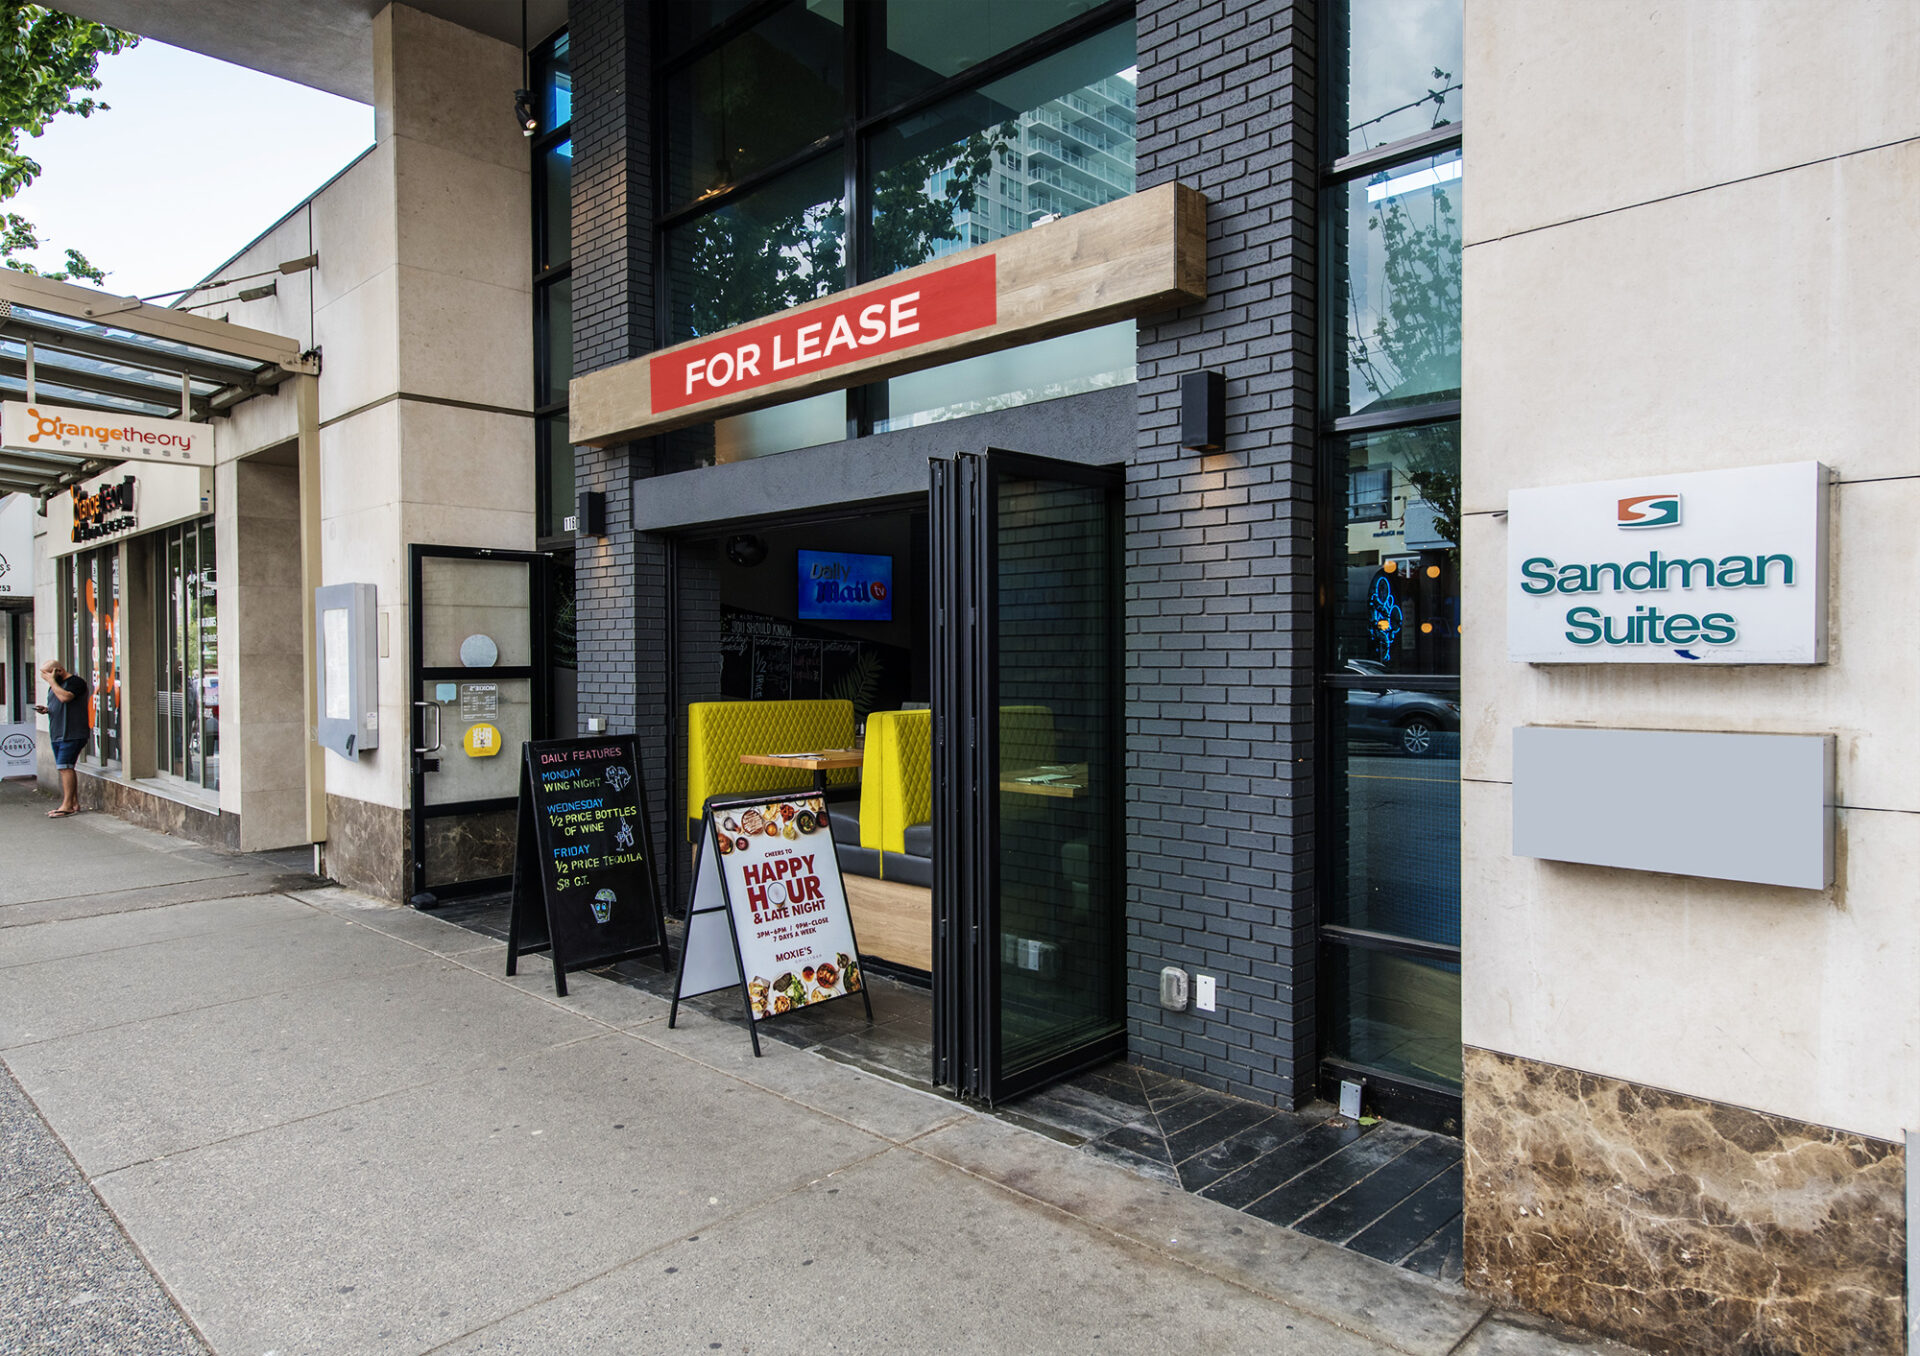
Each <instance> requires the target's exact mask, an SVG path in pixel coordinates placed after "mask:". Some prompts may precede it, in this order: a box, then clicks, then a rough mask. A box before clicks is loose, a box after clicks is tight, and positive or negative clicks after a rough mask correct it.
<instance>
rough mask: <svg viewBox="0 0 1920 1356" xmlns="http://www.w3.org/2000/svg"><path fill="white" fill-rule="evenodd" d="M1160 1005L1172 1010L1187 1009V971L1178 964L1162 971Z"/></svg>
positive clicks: (1183, 1010)
mask: <svg viewBox="0 0 1920 1356" xmlns="http://www.w3.org/2000/svg"><path fill="white" fill-rule="evenodd" d="M1160 1006H1161V1007H1163V1008H1166V1009H1168V1010H1169V1011H1172V1012H1185V1011H1186V1010H1187V972H1186V971H1185V970H1182V969H1181V968H1180V967H1179V966H1177V965H1169V966H1168V967H1167V968H1166V969H1164V970H1162V971H1161V972H1160Z"/></svg>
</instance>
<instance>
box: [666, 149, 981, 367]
mask: <svg viewBox="0 0 1920 1356" xmlns="http://www.w3.org/2000/svg"><path fill="white" fill-rule="evenodd" d="M1017 130H1018V124H1017V123H1014V122H1008V123H1004V124H1002V125H1001V126H1000V127H998V128H993V129H989V130H988V131H986V132H976V133H974V134H973V135H971V136H969V137H967V138H965V139H964V140H963V141H960V142H957V143H952V144H948V145H944V146H940V147H937V148H935V149H934V150H932V151H929V152H927V153H926V154H924V155H918V156H914V157H912V158H911V159H908V160H904V161H902V162H901V163H900V164H898V165H894V166H892V167H890V168H888V169H884V170H880V171H878V172H877V173H876V174H875V175H874V176H873V218H872V219H873V227H872V231H871V234H870V237H869V239H870V249H871V262H870V265H869V267H868V269H867V272H868V274H869V275H870V276H873V277H881V276H884V275H886V274H889V273H893V272H897V271H898V270H900V269H903V268H910V267H912V266H913V265H914V264H919V263H925V262H926V261H927V260H928V259H931V258H932V257H933V254H934V250H935V247H936V246H938V245H940V244H942V243H945V242H949V241H953V240H955V239H957V238H958V226H957V224H956V218H957V217H958V216H959V215H960V214H961V213H962V212H965V211H968V210H970V209H971V208H972V206H973V201H974V190H975V187H976V186H977V185H978V184H980V183H982V182H984V181H985V179H986V177H987V175H988V174H989V173H990V172H991V170H992V167H993V161H994V157H995V155H996V154H998V153H1002V152H1004V151H1005V149H1006V147H1007V145H1008V142H1009V140H1010V139H1011V138H1012V136H1013V135H1014V134H1015V132H1016V131H1017ZM943 171H945V178H944V182H943V183H942V184H941V186H940V187H939V188H937V189H936V188H933V187H930V186H931V185H933V184H934V183H935V181H936V179H938V178H939V177H940V176H941V174H942V172H943ZM846 236H847V213H846V204H845V202H844V201H842V200H841V199H840V198H838V197H836V198H833V199H832V200H830V201H828V202H824V203H817V204H805V203H798V204H765V205H763V204H761V203H756V202H755V201H754V198H753V197H748V198H747V199H745V200H744V201H742V202H739V203H730V204H728V205H727V206H725V207H722V208H719V209H718V210H716V211H713V212H710V213H708V214H707V215H706V216H704V217H701V218H700V219H699V220H697V221H695V222H694V223H692V225H691V226H689V227H688V229H687V238H686V242H685V244H684V245H683V246H681V247H680V250H677V251H676V254H677V255H678V256H679V257H677V258H676V259H675V261H674V263H675V269H674V272H675V274H676V289H675V290H676V293H677V294H678V310H679V312H680V314H679V316H678V317H677V318H676V319H677V328H676V333H675V336H674V337H675V338H676V339H680V338H686V337H688V335H689V334H692V335H702V334H712V333H714V332H715V331H716V330H722V329H725V328H727V327H728V326H729V325H738V324H741V323H743V322H744V321H748V320H753V319H755V318H757V317H759V316H764V315H772V314H774V313H775V312H777V311H784V310H786V309H788V308H789V307H792V306H798V305H800V304H802V303H803V302H808V301H812V300H814V299H815V298H816V297H823V296H826V295H827V294H828V293H830V292H836V291H839V290H840V289H841V288H843V287H845V286H846V285H847V281H848V280H847V277H846ZM682 251H684V252H682Z"/></svg>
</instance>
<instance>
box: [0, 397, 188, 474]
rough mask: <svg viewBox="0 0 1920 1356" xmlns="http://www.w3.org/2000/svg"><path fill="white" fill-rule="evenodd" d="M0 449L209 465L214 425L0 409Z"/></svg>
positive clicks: (14, 405)
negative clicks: (2, 447)
mask: <svg viewBox="0 0 1920 1356" xmlns="http://www.w3.org/2000/svg"><path fill="white" fill-rule="evenodd" d="M0 446H5V447H8V448H11V449H12V450H13V451H16V452H70V453H77V454H82V455H85V456H88V457H95V458H99V459H101V460H113V461H170V462H174V463H176V464H179V463H185V464H186V465H189V466H211V465H213V426H212V425H211V424H190V423H188V422H187V421H186V420H184V419H148V418H144V417H142V416H140V415H134V414H101V413H99V412H98V411H96V410H76V409H73V408H72V407H70V406H65V405H49V404H47V403H46V402H45V401H43V400H35V401H25V400H9V401H6V402H5V403H4V404H0Z"/></svg>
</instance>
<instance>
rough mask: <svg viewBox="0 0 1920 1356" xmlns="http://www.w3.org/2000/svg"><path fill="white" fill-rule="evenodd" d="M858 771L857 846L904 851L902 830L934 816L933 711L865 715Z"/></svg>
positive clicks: (904, 842)
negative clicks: (863, 747) (862, 759)
mask: <svg viewBox="0 0 1920 1356" xmlns="http://www.w3.org/2000/svg"><path fill="white" fill-rule="evenodd" d="M860 771H861V779H860V846H861V847H863V848H871V849H872V850H874V851H875V852H905V851H906V850H907V829H908V828H909V827H910V826H911V825H914V824H925V823H927V822H928V821H929V820H931V819H932V818H933V712H931V711H875V712H874V713H873V714H872V715H870V716H868V717H867V744H866V763H865V765H864V766H863V767H862V768H861V770H860ZM881 874H882V875H885V874H886V872H885V868H884V866H883V867H882V868H881Z"/></svg>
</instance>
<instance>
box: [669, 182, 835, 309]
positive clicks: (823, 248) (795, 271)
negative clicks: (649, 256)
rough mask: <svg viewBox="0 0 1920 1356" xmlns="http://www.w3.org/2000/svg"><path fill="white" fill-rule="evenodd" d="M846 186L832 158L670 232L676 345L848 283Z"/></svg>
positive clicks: (824, 293) (757, 190) (670, 273)
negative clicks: (684, 340)
mask: <svg viewBox="0 0 1920 1356" xmlns="http://www.w3.org/2000/svg"><path fill="white" fill-rule="evenodd" d="M845 194H846V183H845V180H844V178H843V177H842V174H841V162H840V159H839V157H837V156H825V157H822V158H821V159H819V160H815V161H813V162H812V163H811V164H808V165H805V166H802V167H801V168H800V169H797V170H795V171H794V172H793V173H791V174H787V175H783V176H782V177H781V178H779V179H776V180H775V181H774V182H773V183H771V184H768V185H766V186H765V187H763V188H759V189H756V190H755V191H754V192H752V193H749V194H746V195H745V196H743V197H741V198H738V199H736V200H734V201H732V202H730V203H728V204H727V205H726V206H725V207H722V208H720V209H719V210H718V211H714V212H709V213H708V214H707V215H706V216H703V217H699V218H696V219H695V220H693V221H689V222H687V223H685V224H683V225H681V226H677V227H675V228H674V229H673V230H671V231H669V232H668V233H667V268H668V277H669V285H670V287H671V294H672V302H673V319H672V336H671V342H674V343H678V342H680V341H681V340H683V339H691V338H694V337H696V336H698V335H702V334H712V333H714V332H715V331H716V330H723V329H725V328H726V327H727V326H729V325H738V324H740V323H742V322H743V321H748V320H752V319H754V318H756V317H758V316H763V315H771V314H773V313H774V312H775V311H784V310H786V309H787V308H788V307H790V306H798V305H799V304H800V303H802V302H805V301H812V300H814V299H815V298H816V297H823V296H826V295H827V294H828V293H830V292H837V291H839V290H840V289H841V288H843V287H845V286H846V284H847V269H846V226H847V213H846V205H845Z"/></svg>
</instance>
